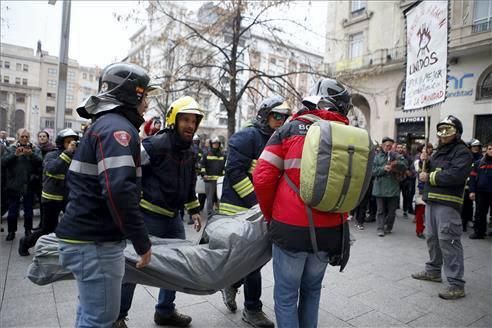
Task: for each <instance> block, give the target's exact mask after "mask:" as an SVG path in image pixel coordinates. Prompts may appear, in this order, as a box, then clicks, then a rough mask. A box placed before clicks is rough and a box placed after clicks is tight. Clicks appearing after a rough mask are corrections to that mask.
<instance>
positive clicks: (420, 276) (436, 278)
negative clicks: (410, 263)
mask: <svg viewBox="0 0 492 328" xmlns="http://www.w3.org/2000/svg"><path fill="white" fill-rule="evenodd" d="M412 278H413V279H417V280H426V281H432V282H442V278H441V275H437V274H432V273H429V272H427V271H422V272H417V273H412Z"/></svg>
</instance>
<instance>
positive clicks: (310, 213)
mask: <svg viewBox="0 0 492 328" xmlns="http://www.w3.org/2000/svg"><path fill="white" fill-rule="evenodd" d="M284 177H285V180H286V181H287V184H288V185H289V186H290V187H291V188H292V190H294V191H295V192H296V194H297V195H299V188H297V186H296V185H295V184H294V182H293V181H292V180H291V179H290V178H289V176H288V175H287V174H284ZM304 206H305V208H306V213H307V217H308V220H309V237H310V238H311V246H312V247H313V251H314V253H315V254H316V257H317V258H318V260H320V261H321V262H324V263H329V262H330V258H329V255H330V254H328V258H327V259H322V258H321V256H320V255H319V253H318V241H317V239H316V231H315V229H314V219H313V210H312V209H311V207H309V206H307V205H306V203H304Z"/></svg>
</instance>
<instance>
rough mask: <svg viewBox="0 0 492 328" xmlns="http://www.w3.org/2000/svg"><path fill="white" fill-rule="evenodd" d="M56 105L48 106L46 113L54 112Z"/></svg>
mask: <svg viewBox="0 0 492 328" xmlns="http://www.w3.org/2000/svg"><path fill="white" fill-rule="evenodd" d="M54 112H55V106H46V113H54Z"/></svg>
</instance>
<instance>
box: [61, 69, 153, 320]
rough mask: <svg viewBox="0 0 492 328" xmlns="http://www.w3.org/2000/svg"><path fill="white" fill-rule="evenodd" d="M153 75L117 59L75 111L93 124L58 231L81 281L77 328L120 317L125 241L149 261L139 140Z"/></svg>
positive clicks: (65, 257) (76, 161)
mask: <svg viewBox="0 0 492 328" xmlns="http://www.w3.org/2000/svg"><path fill="white" fill-rule="evenodd" d="M149 82H150V78H149V76H148V75H147V73H146V72H145V70H144V69H142V68H141V67H139V66H137V65H133V64H127V63H115V64H111V65H109V66H107V67H106V68H105V69H104V70H103V72H102V74H101V77H100V78H99V92H98V95H97V96H92V97H89V98H88V99H87V100H86V101H85V103H84V104H83V105H82V106H81V107H79V108H77V112H78V114H79V115H80V116H81V117H83V118H88V119H92V121H93V123H92V125H91V126H90V128H89V129H88V130H87V131H86V132H85V134H84V137H83V138H82V139H81V140H80V144H79V146H78V147H77V152H75V155H74V157H73V159H72V162H71V164H70V167H69V171H68V176H67V188H68V190H69V194H68V203H67V206H66V208H65V214H64V216H63V218H62V219H61V220H60V223H59V224H58V227H57V228H56V236H57V237H58V239H59V251H60V264H61V265H62V266H63V267H64V268H65V269H66V270H68V271H70V272H72V274H73V275H74V277H75V280H76V282H77V287H78V292H79V297H78V298H79V304H78V307H77V316H76V319H75V326H76V327H101V328H109V327H111V326H112V325H113V323H114V321H115V320H116V319H117V317H118V310H119V308H120V298H121V282H122V281H123V275H124V272H125V257H124V253H123V251H124V249H125V246H126V242H125V240H126V239H129V240H131V242H132V245H133V248H134V249H135V251H136V253H137V254H139V255H140V256H141V257H140V259H139V260H138V262H137V264H136V266H137V268H142V267H144V266H145V265H147V264H148V263H149V262H150V258H151V254H152V251H151V243H150V240H149V237H148V234H147V229H146V227H145V224H144V221H143V216H142V213H141V211H140V209H139V201H140V193H141V188H140V180H141V174H142V173H141V172H142V171H141V167H140V138H139V135H138V128H139V127H140V126H141V125H142V123H143V122H144V119H143V114H144V112H145V110H146V109H147V106H148V105H147V99H146V98H147V92H148V91H149V90H150V89H151V88H150V86H149Z"/></svg>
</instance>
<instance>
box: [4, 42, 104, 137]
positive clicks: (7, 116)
mask: <svg viewBox="0 0 492 328" xmlns="http://www.w3.org/2000/svg"><path fill="white" fill-rule="evenodd" d="M99 74H100V69H99V68H98V67H84V66H81V65H79V63H78V62H77V61H75V60H72V59H70V60H69V65H68V75H67V96H66V107H65V110H64V111H65V127H69V128H73V129H74V130H77V131H78V130H80V126H81V124H83V123H86V122H87V120H85V119H82V118H80V117H79V116H78V114H77V113H76V111H75V109H76V107H77V105H78V104H80V103H81V102H82V101H83V100H84V99H85V98H87V97H88V96H89V95H93V94H95V93H96V92H97V86H98V82H97V81H98V77H99ZM0 81H1V82H0V129H1V130H6V131H8V133H9V135H11V136H14V135H15V131H17V129H19V128H21V127H26V128H28V129H29V130H30V131H31V133H36V132H37V131H39V130H46V131H48V133H50V132H53V131H54V128H55V109H56V94H57V90H58V89H57V88H58V85H57V83H58V57H55V56H51V55H49V54H48V53H47V52H46V51H43V50H42V49H41V44H38V48H37V50H36V51H34V49H32V48H27V47H21V46H17V45H12V44H6V43H2V44H1V52H0Z"/></svg>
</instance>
